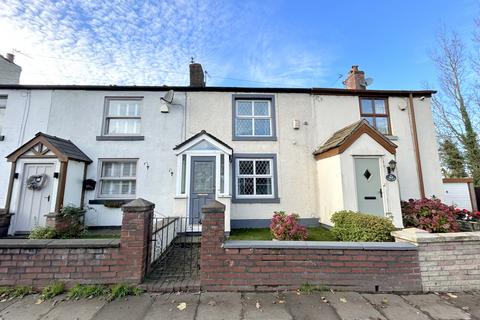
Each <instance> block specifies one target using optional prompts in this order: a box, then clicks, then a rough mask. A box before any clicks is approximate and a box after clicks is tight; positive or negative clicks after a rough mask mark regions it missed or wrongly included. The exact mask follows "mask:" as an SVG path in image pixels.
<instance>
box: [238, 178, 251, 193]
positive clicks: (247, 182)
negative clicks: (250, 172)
mask: <svg viewBox="0 0 480 320" xmlns="http://www.w3.org/2000/svg"><path fill="white" fill-rule="evenodd" d="M238 194H239V195H253V178H238Z"/></svg>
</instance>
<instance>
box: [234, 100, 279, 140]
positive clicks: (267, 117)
mask: <svg viewBox="0 0 480 320" xmlns="http://www.w3.org/2000/svg"><path fill="white" fill-rule="evenodd" d="M239 102H250V104H251V109H252V114H251V115H239V114H238V103H239ZM255 102H267V103H268V115H265V116H261V115H255V107H254V105H255ZM237 119H239V120H251V121H252V134H238V133H237ZM256 119H258V120H269V125H270V134H255V120H256ZM235 136H236V137H240V138H243V137H273V126H272V102H271V100H268V99H236V100H235Z"/></svg>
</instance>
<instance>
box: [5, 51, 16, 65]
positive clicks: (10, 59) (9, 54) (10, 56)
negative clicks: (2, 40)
mask: <svg viewBox="0 0 480 320" xmlns="http://www.w3.org/2000/svg"><path fill="white" fill-rule="evenodd" d="M6 59H7V60H8V61H10V62H11V63H13V60H15V55H14V54H13V53H7V56H6Z"/></svg>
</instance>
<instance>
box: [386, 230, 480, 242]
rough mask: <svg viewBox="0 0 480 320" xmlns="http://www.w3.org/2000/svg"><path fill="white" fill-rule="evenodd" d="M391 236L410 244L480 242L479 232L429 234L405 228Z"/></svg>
mask: <svg viewBox="0 0 480 320" xmlns="http://www.w3.org/2000/svg"><path fill="white" fill-rule="evenodd" d="M392 236H394V237H395V239H397V240H401V241H408V242H412V243H426V242H460V241H480V231H475V232H448V233H430V232H428V231H425V230H421V229H417V228H406V229H403V230H398V231H393V232H392Z"/></svg>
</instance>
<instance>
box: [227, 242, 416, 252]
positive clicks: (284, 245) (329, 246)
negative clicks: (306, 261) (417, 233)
mask: <svg viewBox="0 0 480 320" xmlns="http://www.w3.org/2000/svg"><path fill="white" fill-rule="evenodd" d="M223 247H224V248H225V249H312V250H313V249H325V250H351V249H357V250H399V251H401V250H404V251H407V250H417V247H416V246H415V245H413V244H410V243H406V242H340V241H269V240H227V241H225V243H224V245H223Z"/></svg>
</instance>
